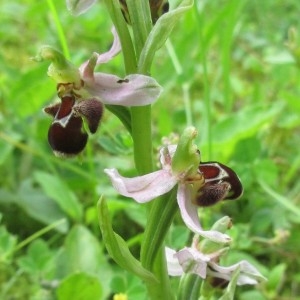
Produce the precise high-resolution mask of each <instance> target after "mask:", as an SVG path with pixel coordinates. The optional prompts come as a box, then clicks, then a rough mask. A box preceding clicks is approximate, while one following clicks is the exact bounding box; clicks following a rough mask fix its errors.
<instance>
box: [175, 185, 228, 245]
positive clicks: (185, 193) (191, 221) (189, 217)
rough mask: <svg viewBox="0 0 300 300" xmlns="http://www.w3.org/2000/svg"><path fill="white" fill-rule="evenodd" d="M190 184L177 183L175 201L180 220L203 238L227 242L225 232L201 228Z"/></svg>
mask: <svg viewBox="0 0 300 300" xmlns="http://www.w3.org/2000/svg"><path fill="white" fill-rule="evenodd" d="M191 195H192V192H191V186H190V185H188V184H179V185H178V192H177V202H178V205H179V209H180V213H181V217H182V220H183V221H184V223H185V224H186V226H187V227H188V228H189V229H190V230H192V231H193V232H195V233H198V234H199V235H201V236H202V237H204V238H207V239H209V240H212V241H214V242H217V243H228V242H230V241H231V238H230V237H229V236H228V235H227V234H223V233H221V232H218V231H215V230H210V231H205V230H203V229H202V227H201V225H200V222H199V217H198V207H197V206H196V205H195V204H194V203H193V202H192V196H191Z"/></svg>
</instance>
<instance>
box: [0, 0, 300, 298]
mask: <svg viewBox="0 0 300 300" xmlns="http://www.w3.org/2000/svg"><path fill="white" fill-rule="evenodd" d="M195 2H197V5H196V6H195V8H194V9H193V10H191V11H190V12H188V13H187V14H186V15H185V17H184V18H182V19H181V20H180V22H179V24H178V26H176V28H175V30H174V32H173V34H172V36H171V39H170V41H169V42H168V44H167V46H166V47H163V48H162V49H161V50H160V51H159V52H158V53H157V54H156V59H155V62H154V66H153V70H152V75H153V77H155V78H156V79H157V80H158V82H159V83H160V84H161V85H162V86H163V87H164V92H163V94H162V96H161V97H160V99H159V100H158V101H157V102H156V103H155V104H154V105H153V133H154V135H153V143H154V146H155V148H156V149H158V148H159V146H160V145H161V141H162V138H163V137H171V133H180V132H182V130H183V129H184V128H185V127H186V126H187V125H189V124H193V125H194V126H195V127H196V128H197V129H198V131H199V136H198V139H197V144H198V145H199V148H200V150H201V153H202V158H203V161H208V160H217V161H220V162H222V163H225V164H227V165H228V166H230V167H232V168H233V169H234V170H235V171H236V172H237V173H238V174H239V176H240V178H241V181H242V182H243V185H244V188H245V192H244V195H243V197H242V198H241V199H240V200H238V201H235V202H233V201H232V202H226V203H221V204H218V205H216V206H215V207H213V208H205V209H201V210H199V213H200V216H201V220H202V223H203V226H205V227H206V228H209V226H210V225H212V224H213V222H214V221H215V220H217V219H218V218H220V217H221V216H223V215H229V216H230V217H231V218H232V219H233V224H234V226H233V228H232V229H231V230H230V232H229V234H230V235H231V236H232V237H233V239H234V242H233V244H232V245H231V249H230V251H229V253H228V254H227V255H226V257H225V258H224V260H223V263H224V264H230V263H233V262H236V261H238V260H240V259H248V260H249V261H251V262H253V263H254V264H255V265H256V266H257V267H258V268H259V269H260V271H261V272H262V273H263V274H264V275H265V276H266V277H268V279H269V281H268V282H267V283H265V284H263V285H262V286H259V287H256V288H253V287H248V286H245V287H240V288H238V290H237V296H236V297H237V298H236V299H241V300H248V299H253V298H254V297H255V299H256V300H261V299H262V300H263V299H299V297H300V273H299V270H300V255H299V252H300V242H299V241H300V224H299V223H300V207H299V203H300V181H299V180H298V176H299V175H300V171H299V166H300V151H299V143H300V137H299V134H300V127H299V125H300V117H299V116H300V81H299V72H300V71H299V69H298V68H297V65H296V64H295V62H294V60H293V58H292V56H291V55H290V54H289V52H288V49H287V47H286V45H285V43H286V41H287V33H288V30H289V28H290V27H292V26H293V27H295V28H297V27H298V28H299V14H300V2H299V1H292V0H287V1H284V2H282V1H273V0H264V1H259V0H252V1H247V0H213V1H200V0H199V1H198V0H197V1H195ZM55 5H56V9H57V12H58V19H59V21H60V22H61V24H62V27H63V30H64V34H65V35H66V38H67V43H68V44H67V46H68V49H69V52H70V56H71V60H72V62H73V63H74V64H76V65H78V66H80V64H81V63H82V62H84V61H85V60H87V59H88V58H89V56H90V55H91V53H92V52H93V51H97V52H104V51H106V50H107V49H109V47H110V45H111V42H112V36H111V33H110V28H111V23H110V21H109V19H108V15H107V13H106V11H105V9H104V7H103V6H101V5H100V4H97V5H96V6H94V7H93V9H92V10H90V11H89V12H88V13H86V14H83V15H81V16H79V17H73V16H71V15H70V14H69V13H68V11H67V10H66V7H65V3H64V1H55ZM0 12H1V13H0V44H1V46H0V209H1V212H0V220H1V224H0V299H62V300H64V299H71V298H70V297H72V299H75V300H76V299H109V297H111V295H112V294H115V293H121V292H123V293H126V294H127V295H128V296H129V299H135V300H136V299H137V300H139V299H143V298H144V297H143V295H144V293H145V290H144V287H143V285H142V283H141V282H140V281H139V280H138V279H137V278H135V277H133V276H131V275H130V274H128V273H126V272H125V271H122V270H120V268H119V267H118V266H117V265H115V264H114V262H113V261H111V260H110V259H109V257H108V256H107V253H106V250H105V248H104V245H103V243H102V241H101V234H100V230H99V226H98V219H97V208H96V203H97V201H98V199H99V196H100V195H102V194H103V195H105V197H106V199H107V202H108V205H109V209H110V213H111V218H112V220H113V225H114V229H115V231H116V232H118V233H119V234H120V235H122V236H123V237H124V238H125V239H126V240H127V241H128V244H129V245H130V247H131V250H132V252H133V253H135V254H136V255H138V250H139V244H140V241H141V234H142V232H143V226H144V225H145V212H144V207H143V206H140V205H137V204H135V203H134V202H133V201H131V200H129V199H125V198H122V197H120V196H118V195H117V194H116V193H115V191H114V190H113V189H112V187H111V186H110V184H109V181H108V179H107V178H106V176H105V175H104V173H103V169H104V168H106V167H117V168H118V169H119V170H120V172H121V173H122V174H124V175H128V176H133V175H135V171H134V165H133V155H132V141H131V138H130V135H129V134H128V133H127V132H126V130H125V129H124V128H123V127H122V125H121V122H120V121H118V120H117V118H116V117H115V116H114V115H113V114H111V113H110V112H109V111H108V110H106V111H105V116H104V118H103V120H102V124H101V128H100V129H99V130H98V132H97V133H96V134H95V135H94V136H90V138H89V143H88V146H87V148H86V150H85V151H84V152H83V154H82V155H81V156H80V157H78V158H75V159H60V158H56V157H55V156H54V155H53V154H52V151H51V149H50V147H49V145H48V142H47V130H48V127H49V124H50V123H51V119H50V118H49V117H47V116H46V115H45V114H44V113H43V112H42V108H43V107H45V106H46V105H48V104H50V103H52V102H54V101H57V100H58V99H57V96H56V94H55V91H56V87H55V83H54V82H53V81H51V80H50V79H49V78H48V77H47V75H46V72H47V68H48V64H47V63H42V64H38V63H35V62H33V61H31V60H30V57H33V56H35V55H36V53H37V51H38V49H39V47H40V46H41V45H44V44H49V45H52V46H55V47H57V48H58V49H61V41H60V37H59V33H58V32H57V28H56V25H55V24H56V22H55V16H54V14H53V12H51V10H50V8H49V6H48V2H47V1H46V0H43V1H32V0H21V1H4V0H2V1H1V2H0ZM299 45H300V44H299ZM99 70H100V71H102V72H107V73H113V74H117V75H119V76H121V77H122V76H123V75H124V69H123V61H122V56H121V55H119V56H118V57H116V58H115V59H114V60H113V61H111V62H109V63H108V64H105V65H101V66H100V69H99ZM190 241H191V236H190V234H189V232H188V231H187V230H186V229H185V228H184V226H183V224H182V221H181V219H180V217H178V218H177V219H176V221H175V224H174V225H173V226H172V230H171V232H170V235H169V236H168V241H167V242H168V245H169V246H172V247H175V248H179V247H183V246H184V245H187V244H188V243H189V242H190ZM174 284H176V279H175V280H174ZM57 286H58V288H57V289H55V287H57ZM91 295H92V296H91ZM80 297H83V298H80Z"/></svg>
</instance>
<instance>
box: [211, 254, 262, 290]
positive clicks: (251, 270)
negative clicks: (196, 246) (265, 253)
mask: <svg viewBox="0 0 300 300" xmlns="http://www.w3.org/2000/svg"><path fill="white" fill-rule="evenodd" d="M209 265H210V267H211V269H212V272H211V275H213V276H215V277H219V278H223V279H226V280H228V281H229V280H230V279H231V276H232V274H233V272H234V271H235V270H236V269H237V268H238V267H239V268H240V275H239V277H238V281H237V284H238V285H244V284H257V283H258V282H259V281H262V280H266V278H265V277H264V276H262V275H261V273H260V272H259V271H258V270H257V269H256V268H255V267H254V266H253V265H252V264H250V263H249V262H247V261H246V260H242V261H240V262H238V263H237V264H234V265H232V266H228V267H222V266H219V265H217V264H216V263H213V262H211V263H210V264H209ZM214 271H215V272H214Z"/></svg>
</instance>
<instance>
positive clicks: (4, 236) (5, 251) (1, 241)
mask: <svg viewBox="0 0 300 300" xmlns="http://www.w3.org/2000/svg"><path fill="white" fill-rule="evenodd" d="M16 244H17V238H16V237H15V236H13V235H12V234H10V233H9V232H8V231H7V230H6V228H5V227H4V226H1V227H0V261H1V262H5V261H6V260H8V257H9V255H10V254H11V253H12V252H13V250H14V248H15V246H16Z"/></svg>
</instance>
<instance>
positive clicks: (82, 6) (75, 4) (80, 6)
mask: <svg viewBox="0 0 300 300" xmlns="http://www.w3.org/2000/svg"><path fill="white" fill-rule="evenodd" d="M95 2H96V0H67V1H66V3H67V9H68V10H69V11H70V12H71V14H72V15H75V16H78V15H80V14H83V13H85V12H86V11H87V10H88V9H89V8H90V7H91V6H92V5H93V4H94V3H95Z"/></svg>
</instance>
